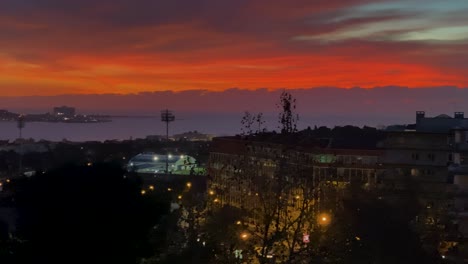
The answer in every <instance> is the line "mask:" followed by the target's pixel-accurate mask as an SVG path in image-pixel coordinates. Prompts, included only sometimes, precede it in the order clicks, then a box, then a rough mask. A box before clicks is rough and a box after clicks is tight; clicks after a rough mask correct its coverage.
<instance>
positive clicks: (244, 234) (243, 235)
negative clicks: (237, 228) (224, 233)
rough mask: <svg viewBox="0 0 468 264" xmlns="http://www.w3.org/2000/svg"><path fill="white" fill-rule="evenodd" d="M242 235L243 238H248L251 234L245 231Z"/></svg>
mask: <svg viewBox="0 0 468 264" xmlns="http://www.w3.org/2000/svg"><path fill="white" fill-rule="evenodd" d="M240 237H241V238H242V239H243V240H247V239H248V238H249V234H247V233H246V232H243V233H242V234H241V235H240Z"/></svg>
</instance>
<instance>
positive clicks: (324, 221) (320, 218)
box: [318, 213, 331, 226]
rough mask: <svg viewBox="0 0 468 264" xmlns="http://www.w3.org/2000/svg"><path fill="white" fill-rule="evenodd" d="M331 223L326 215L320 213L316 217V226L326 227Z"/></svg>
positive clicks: (329, 217)
mask: <svg viewBox="0 0 468 264" xmlns="http://www.w3.org/2000/svg"><path fill="white" fill-rule="evenodd" d="M330 222H331V216H330V215H329V214H327V213H321V214H319V216H318V224H319V225H321V226H328V225H329V224H330Z"/></svg>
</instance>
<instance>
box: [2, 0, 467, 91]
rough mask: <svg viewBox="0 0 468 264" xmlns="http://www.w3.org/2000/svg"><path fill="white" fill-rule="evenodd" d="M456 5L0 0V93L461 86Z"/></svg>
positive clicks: (430, 1)
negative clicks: (227, 88) (228, 88)
mask: <svg viewBox="0 0 468 264" xmlns="http://www.w3.org/2000/svg"><path fill="white" fill-rule="evenodd" d="M422 3H424V4H422ZM467 9H468V5H467V4H466V2H465V1H460V0H447V1H444V4H443V5H442V4H440V1H435V0H424V1H421V0H410V1H390V0H379V1H370V0H347V1H342V0H314V1H311V0H297V1H279V0H277V1H272V0H239V1H218V0H200V1H192V0H173V1H155V0H140V1H137V2H135V1H128V0H127V1H126V0H113V1H111V0H103V1H94V0H82V1H60V0H23V1H17V0H4V1H1V2H0V32H2V34H0V50H1V52H2V54H0V63H1V64H0V65H2V66H0V68H1V71H0V94H3V95H16V96H19V95H54V94H63V93H70V92H71V93H110V92H112V93H119V94H125V93H137V92H140V91H148V90H164V89H170V90H174V91H183V90H187V89H208V90H218V91H219V90H223V89H226V87H243V88H248V89H256V88H260V87H268V88H271V89H274V88H283V87H286V88H300V87H316V86H337V87H352V86H361V87H373V86H385V85H400V86H408V87H422V86H441V85H454V86H460V87H462V86H467V84H468V77H467V76H466V74H465V73H466V70H468V51H466V49H465V46H466V42H467V41H466V40H465V39H464V38H463V36H465V35H466V34H463V33H464V32H465V31H466V26H464V25H466V22H467V19H466V16H464V14H465V13H466V12H465V11H466V10H467ZM29 66H34V67H35V68H33V69H32V68H31V67H29ZM10 87H15V88H18V89H10Z"/></svg>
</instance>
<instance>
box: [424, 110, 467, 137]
mask: <svg viewBox="0 0 468 264" xmlns="http://www.w3.org/2000/svg"><path fill="white" fill-rule="evenodd" d="M454 128H465V129H468V118H465V114H464V112H455V113H454V114H453V117H451V116H449V115H446V114H441V115H438V116H435V117H427V116H426V112H424V111H417V112H416V127H415V129H416V131H418V132H431V133H449V132H450V130H452V129H454Z"/></svg>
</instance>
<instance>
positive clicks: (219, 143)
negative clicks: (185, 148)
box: [208, 137, 383, 208]
mask: <svg viewBox="0 0 468 264" xmlns="http://www.w3.org/2000/svg"><path fill="white" fill-rule="evenodd" d="M382 154H383V152H382V151H381V150H377V149H373V150H368V149H362V150H361V149H329V148H320V147H317V146H294V145H287V144H278V143H271V142H262V141H250V140H246V139H242V138H239V137H237V138H236V137H223V138H215V139H214V140H213V144H212V149H211V152H210V157H209V162H208V172H209V175H210V177H211V179H212V180H211V182H210V183H209V189H210V190H211V193H210V194H211V195H212V196H213V201H216V203H217V204H218V205H219V206H221V205H231V206H235V207H243V208H248V207H255V206H256V202H255V196H258V195H255V194H257V193H258V192H260V191H261V190H259V189H258V184H255V183H252V182H249V180H245V179H243V180H242V179H241V178H242V177H243V175H244V176H245V175H246V174H249V173H250V174H255V175H256V177H264V178H275V177H277V175H278V174H284V175H286V174H294V175H296V176H297V175H299V176H297V177H296V178H295V179H293V178H294V177H290V178H291V179H290V181H301V182H302V181H307V182H308V184H310V186H308V188H310V189H311V190H312V191H313V190H318V189H319V188H317V187H318V186H319V185H320V184H322V183H324V182H326V183H331V184H333V185H335V186H337V187H338V186H341V187H343V186H344V185H346V184H348V183H349V182H351V181H354V182H359V183H361V184H363V185H365V186H366V187H372V186H375V185H376V183H377V178H376V177H377V172H378V170H379V169H380V165H379V164H380V157H381V156H382ZM292 184H296V182H292ZM291 192H292V193H291V194H290V196H291V197H290V198H291V199H295V201H296V202H298V201H297V198H296V197H297V196H301V194H300V192H303V191H298V190H295V191H294V190H293V191H291ZM302 195H303V194H302ZM249 197H250V198H249ZM318 199H319V198H318V197H317V201H318ZM317 205H318V203H317Z"/></svg>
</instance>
